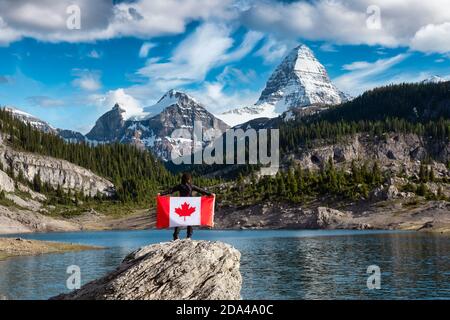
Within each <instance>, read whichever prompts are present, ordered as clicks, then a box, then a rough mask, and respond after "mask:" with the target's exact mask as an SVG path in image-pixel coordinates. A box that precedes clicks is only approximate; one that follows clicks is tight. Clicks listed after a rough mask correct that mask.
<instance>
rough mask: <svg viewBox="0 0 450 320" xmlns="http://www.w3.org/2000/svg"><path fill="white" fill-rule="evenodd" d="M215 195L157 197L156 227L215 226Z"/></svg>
mask: <svg viewBox="0 0 450 320" xmlns="http://www.w3.org/2000/svg"><path fill="white" fill-rule="evenodd" d="M214 202H215V197H214V196H208V197H169V196H157V198H156V227H157V228H159V229H163V228H170V227H179V226H208V227H213V226H214Z"/></svg>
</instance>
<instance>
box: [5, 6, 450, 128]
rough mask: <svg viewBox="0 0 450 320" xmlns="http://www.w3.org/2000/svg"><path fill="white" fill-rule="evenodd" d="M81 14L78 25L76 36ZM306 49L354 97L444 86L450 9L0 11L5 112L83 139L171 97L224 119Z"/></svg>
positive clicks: (11, 8) (449, 67)
mask: <svg viewBox="0 0 450 320" xmlns="http://www.w3.org/2000/svg"><path fill="white" fill-rule="evenodd" d="M73 4H75V5H76V6H77V7H78V8H79V9H80V12H79V13H80V23H81V25H80V29H73V30H72V29H68V27H67V20H68V19H71V18H73V17H76V15H75V16H74V15H72V14H73V13H74V11H71V10H69V11H68V8H70V6H71V5H73ZM75 14H76V12H75ZM71 21H75V20H71ZM299 43H304V44H307V45H308V46H310V47H311V49H312V50H313V51H314V52H315V54H316V56H317V58H318V59H319V60H320V61H321V62H322V64H323V65H324V66H325V67H326V69H327V71H328V73H329V75H330V77H331V79H332V80H333V81H334V82H335V84H336V85H337V86H338V87H339V88H340V89H341V90H343V91H345V92H348V93H350V94H352V95H358V94H360V93H362V92H363V91H364V90H367V89H370V88H373V87H376V86H380V85H384V84H388V83H393V82H394V83H398V82H415V81H420V80H422V79H424V78H427V77H429V76H431V75H440V76H442V77H448V76H449V75H450V64H449V62H450V60H449V59H450V7H449V6H448V5H446V3H445V1H444V0H429V1H427V2H423V1H419V0H409V1H406V0H390V1H386V0H367V1H366V0H360V1H352V0H317V1H315V0H310V1H285V2H281V1H275V0H261V1H245V0H221V1H219V0H208V1H206V0H196V1H194V0H164V1H162V0H151V1H150V0H135V1H114V2H113V1H109V0H99V1H88V0H77V1H65V0H63V1H58V2H55V1H51V0H41V1H31V0H30V1H27V0H18V1H14V2H11V1H7V0H0V61H1V63H0V105H13V106H16V107H18V108H20V109H22V110H24V111H27V112H29V113H32V114H34V115H36V116H38V117H40V118H42V119H44V120H46V121H48V122H49V123H50V124H52V125H53V126H55V127H60V128H68V129H73V130H78V131H81V132H83V133H86V132H87V131H89V129H90V128H91V127H92V125H93V124H94V122H95V120H96V119H97V118H98V117H99V116H100V115H101V114H103V113H104V112H106V111H107V110H109V109H111V108H112V106H113V104H114V103H115V102H116V101H117V102H120V103H122V104H123V105H124V106H125V107H126V108H127V113H128V114H137V113H139V112H140V111H141V109H142V108H143V107H146V106H150V105H152V104H153V103H155V102H156V101H157V100H158V99H159V98H160V97H161V96H162V95H163V94H164V92H166V91H167V90H169V89H171V88H177V89H181V90H185V91H187V92H188V93H190V94H191V95H192V96H194V97H195V98H196V99H198V100H200V101H201V102H203V103H204V104H205V105H206V106H207V108H208V109H209V110H210V111H212V112H216V113H219V112H222V111H225V110H227V109H232V108H235V107H238V106H244V105H248V104H252V103H254V102H256V100H257V98H258V96H259V94H260V92H261V90H262V89H263V88H264V84H265V82H266V80H267V78H268V77H269V76H270V74H271V72H272V71H273V69H274V68H275V67H276V65H277V64H278V63H279V62H280V61H281V59H282V58H283V56H284V55H285V54H286V53H287V52H288V51H289V50H291V49H292V48H293V47H295V46H296V45H298V44H299Z"/></svg>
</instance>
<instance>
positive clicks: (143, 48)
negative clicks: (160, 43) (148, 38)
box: [139, 42, 155, 58]
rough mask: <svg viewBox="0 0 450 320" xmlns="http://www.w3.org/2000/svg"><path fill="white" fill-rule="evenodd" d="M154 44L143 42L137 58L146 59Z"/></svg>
mask: <svg viewBox="0 0 450 320" xmlns="http://www.w3.org/2000/svg"><path fill="white" fill-rule="evenodd" d="M154 47H155V44H154V43H151V42H144V43H143V44H142V46H141V49H139V58H147V56H148V52H149V51H150V49H151V48H154Z"/></svg>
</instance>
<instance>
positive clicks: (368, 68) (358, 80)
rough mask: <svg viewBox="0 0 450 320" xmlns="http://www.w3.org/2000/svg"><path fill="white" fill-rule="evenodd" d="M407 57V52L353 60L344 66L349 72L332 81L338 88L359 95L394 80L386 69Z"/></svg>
mask: <svg viewBox="0 0 450 320" xmlns="http://www.w3.org/2000/svg"><path fill="white" fill-rule="evenodd" d="M407 57H408V54H399V55H396V56H393V57H390V58H387V59H379V60H377V61H375V62H365V61H357V62H354V63H352V64H349V65H347V66H346V67H345V68H346V70H351V71H350V72H348V73H346V74H344V75H342V76H339V77H337V78H335V79H333V82H334V83H335V84H336V86H337V87H338V88H339V89H340V90H342V91H344V92H346V93H350V94H351V95H354V96H356V95H359V94H361V93H362V92H364V91H366V90H369V89H372V88H374V87H377V86H381V85H386V84H389V83H392V82H394V81H393V78H394V77H395V75H391V74H389V73H388V72H387V71H388V70H389V69H390V68H391V67H393V66H395V65H396V64H398V63H400V62H402V61H404V60H405V59H406V58H407ZM397 81H398V79H397Z"/></svg>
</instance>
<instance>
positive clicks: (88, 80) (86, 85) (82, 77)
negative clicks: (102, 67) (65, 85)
mask: <svg viewBox="0 0 450 320" xmlns="http://www.w3.org/2000/svg"><path fill="white" fill-rule="evenodd" d="M72 73H73V75H74V76H75V77H76V78H75V80H73V81H72V84H73V85H74V86H76V87H79V88H80V89H83V90H86V91H97V90H99V89H100V88H101V87H102V84H101V82H100V72H98V71H89V70H80V69H74V70H73V71H72Z"/></svg>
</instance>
